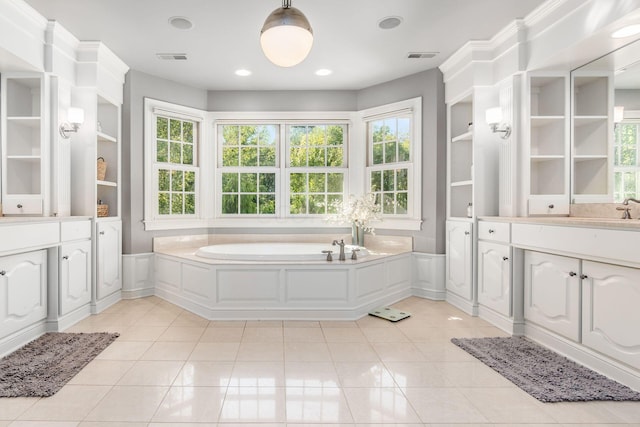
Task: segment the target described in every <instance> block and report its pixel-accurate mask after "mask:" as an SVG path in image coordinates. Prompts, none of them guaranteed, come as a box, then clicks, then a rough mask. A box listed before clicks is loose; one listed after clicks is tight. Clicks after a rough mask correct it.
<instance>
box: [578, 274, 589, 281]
mask: <svg viewBox="0 0 640 427" xmlns="http://www.w3.org/2000/svg"><path fill="white" fill-rule="evenodd" d="M580 278H581V279H582V280H584V279H588V278H589V276H587V275H586V274H581V275H580Z"/></svg>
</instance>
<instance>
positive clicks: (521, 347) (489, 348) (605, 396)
mask: <svg viewBox="0 0 640 427" xmlns="http://www.w3.org/2000/svg"><path fill="white" fill-rule="evenodd" d="M451 342H452V343H454V344H455V345H457V346H458V347H460V348H462V349H463V350H465V351H466V352H467V353H469V354H471V355H472V356H474V357H476V358H477V359H479V360H480V361H482V362H483V363H484V364H485V365H487V366H490V367H491V368H493V369H494V370H495V371H497V372H498V373H500V374H501V375H502V376H503V377H505V378H507V379H508V380H509V381H511V382H512V383H514V384H515V385H517V386H518V387H520V388H521V389H522V390H524V391H526V392H527V393H529V394H530V395H531V396H533V397H535V398H536V399H538V400H540V401H542V402H579V401H591V400H617V401H622V400H636V401H637V400H640V393H637V392H635V391H633V390H632V389H630V388H629V387H627V386H624V385H622V384H620V383H618V382H616V381H613V380H611V379H609V378H607V377H605V376H603V375H600V374H598V373H596V372H594V371H592V370H591V369H588V368H585V367H584V366H582V365H579V364H577V363H575V362H573V361H571V360H569V359H567V358H566V357H563V356H560V355H559V354H557V353H554V352H553V351H551V350H548V349H546V348H544V347H542V346H540V345H538V344H535V343H533V342H531V341H529V340H527V339H526V338H519V337H513V338H453V339H452V340H451Z"/></svg>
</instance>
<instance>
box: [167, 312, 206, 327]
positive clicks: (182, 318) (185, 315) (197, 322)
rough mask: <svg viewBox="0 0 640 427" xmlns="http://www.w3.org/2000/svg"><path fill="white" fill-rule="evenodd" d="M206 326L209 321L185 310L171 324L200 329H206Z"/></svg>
mask: <svg viewBox="0 0 640 427" xmlns="http://www.w3.org/2000/svg"><path fill="white" fill-rule="evenodd" d="M208 325H209V321H208V320H207V319H205V318H204V317H201V316H198V315H197V314H194V313H191V312H189V311H186V310H185V311H183V312H182V313H180V315H179V316H178V317H177V318H176V320H174V321H173V323H172V324H171V326H188V327H202V328H206V327H207V326H208Z"/></svg>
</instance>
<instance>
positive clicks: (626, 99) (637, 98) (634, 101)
mask: <svg viewBox="0 0 640 427" xmlns="http://www.w3.org/2000/svg"><path fill="white" fill-rule="evenodd" d="M614 104H615V105H623V106H624V108H625V109H627V110H640V90H638V89H618V90H616V91H615V102H614Z"/></svg>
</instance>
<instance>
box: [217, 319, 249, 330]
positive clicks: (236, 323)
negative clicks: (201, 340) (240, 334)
mask: <svg viewBox="0 0 640 427" xmlns="http://www.w3.org/2000/svg"><path fill="white" fill-rule="evenodd" d="M246 324H247V322H246V321H245V320H212V321H210V322H209V328H217V327H225V328H244V327H245V325H246Z"/></svg>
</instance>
